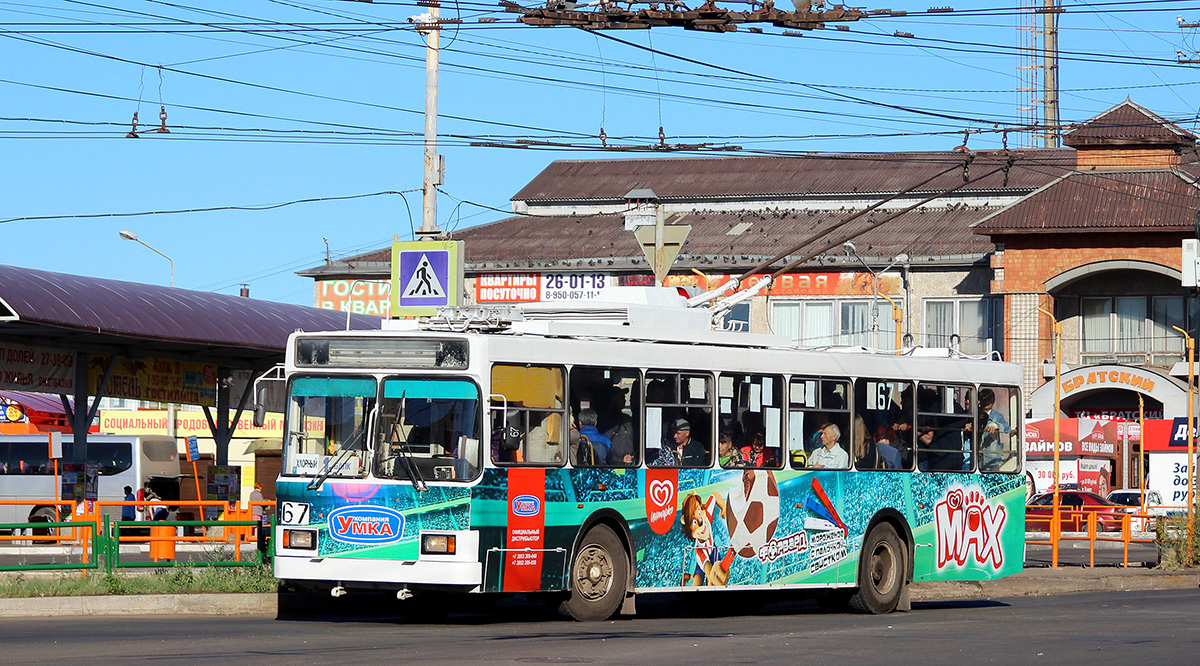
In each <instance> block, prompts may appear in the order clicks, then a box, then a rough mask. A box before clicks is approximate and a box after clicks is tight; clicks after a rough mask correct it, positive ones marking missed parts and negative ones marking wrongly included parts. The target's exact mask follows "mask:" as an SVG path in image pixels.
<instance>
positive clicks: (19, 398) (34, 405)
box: [0, 390, 74, 414]
mask: <svg viewBox="0 0 1200 666" xmlns="http://www.w3.org/2000/svg"><path fill="white" fill-rule="evenodd" d="M0 398H4V399H6V400H8V401H9V402H15V403H17V404H18V405H21V406H22V407H24V408H26V409H30V410H33V411H36V412H42V413H44V414H66V412H64V411H63V405H62V399H61V398H59V397H58V396H54V397H50V396H48V395H46V394H44V393H27V392H25V391H5V390H0ZM73 402H74V401H72V400H70V399H68V400H67V404H71V403H73Z"/></svg>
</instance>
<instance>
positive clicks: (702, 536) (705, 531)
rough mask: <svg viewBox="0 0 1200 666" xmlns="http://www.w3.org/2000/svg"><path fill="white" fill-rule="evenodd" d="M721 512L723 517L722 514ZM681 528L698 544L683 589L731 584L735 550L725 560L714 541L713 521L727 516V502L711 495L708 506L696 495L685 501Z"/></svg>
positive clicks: (727, 552) (686, 498) (722, 498)
mask: <svg viewBox="0 0 1200 666" xmlns="http://www.w3.org/2000/svg"><path fill="white" fill-rule="evenodd" d="M718 512H719V513H718ZM680 514H681V515H680V527H681V528H682V530H683V535H684V536H685V537H687V538H689V539H691V540H693V541H695V542H696V543H695V549H694V558H695V563H694V566H692V567H691V569H690V571H688V572H687V573H684V575H683V585H693V586H697V587H698V586H700V585H725V584H727V583H728V582H729V567H730V566H731V565H732V563H733V556H734V551H733V548H728V550H727V551H726V553H725V557H724V558H721V559H718V558H719V557H720V551H719V549H718V547H717V545H716V543H715V542H714V541H713V518H714V517H715V516H720V517H724V516H725V498H724V497H721V496H720V495H709V496H708V501H707V502H703V503H701V502H700V497H699V496H698V495H696V494H695V493H688V495H687V497H685V498H683V510H682V511H681V512H680Z"/></svg>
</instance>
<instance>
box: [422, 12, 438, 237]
mask: <svg viewBox="0 0 1200 666" xmlns="http://www.w3.org/2000/svg"><path fill="white" fill-rule="evenodd" d="M440 20H441V9H440V8H439V6H438V3H436V2H434V3H430V5H429V23H430V25H429V26H428V28H427V29H426V30H424V32H425V179H424V189H423V198H422V201H423V205H422V208H421V230H420V232H419V233H420V234H421V235H424V236H432V235H434V234H437V233H439V232H438V226H437V186H438V185H440V184H441V182H442V181H441V177H440V174H441V168H440V167H441V159H440V158H439V157H438V153H437V96H438V55H439V54H438V50H439V48H440V44H439V37H440V35H441V30H440V28H441V26H440V25H439V23H438V22H439V21H440Z"/></svg>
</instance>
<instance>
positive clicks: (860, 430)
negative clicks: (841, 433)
mask: <svg viewBox="0 0 1200 666" xmlns="http://www.w3.org/2000/svg"><path fill="white" fill-rule="evenodd" d="M850 437H851V441H853V442H854V445H853V446H852V447H850V448H851V450H853V451H854V467H855V468H856V469H879V468H880V467H882V466H883V465H881V464H880V462H881V461H880V459H879V449H877V448H875V442H873V441H872V440H871V434H870V433H868V432H867V422H866V421H864V420H863V417H862V415H861V414H855V415H854V429H853V430H852V431H851V435H850Z"/></svg>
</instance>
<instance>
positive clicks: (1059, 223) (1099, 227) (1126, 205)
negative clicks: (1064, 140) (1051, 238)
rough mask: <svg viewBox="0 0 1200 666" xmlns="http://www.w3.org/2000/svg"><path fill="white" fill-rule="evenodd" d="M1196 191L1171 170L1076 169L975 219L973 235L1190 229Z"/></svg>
mask: <svg viewBox="0 0 1200 666" xmlns="http://www.w3.org/2000/svg"><path fill="white" fill-rule="evenodd" d="M1197 210H1200V188H1197V187H1196V185H1195V184H1194V181H1193V180H1192V179H1191V178H1189V177H1188V176H1186V175H1185V174H1183V173H1182V172H1179V171H1175V170H1157V171H1079V172H1073V173H1071V174H1068V175H1067V176H1065V177H1063V178H1062V179H1060V180H1058V181H1057V182H1055V183H1053V184H1051V185H1048V186H1047V187H1045V188H1043V189H1041V190H1039V191H1037V192H1034V193H1033V194H1031V195H1029V196H1028V197H1026V198H1024V199H1022V200H1020V201H1018V202H1017V203H1014V204H1013V205H1011V206H1008V207H1007V208H1004V209H1003V210H1001V211H999V212H997V213H995V214H994V215H992V216H990V217H988V218H986V219H984V220H981V221H980V222H979V223H978V224H977V225H976V227H975V231H976V232H977V233H982V234H1004V233H1030V232H1070V231H1180V230H1185V231H1186V230H1190V229H1192V228H1193V224H1194V222H1195V217H1196V211H1197Z"/></svg>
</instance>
